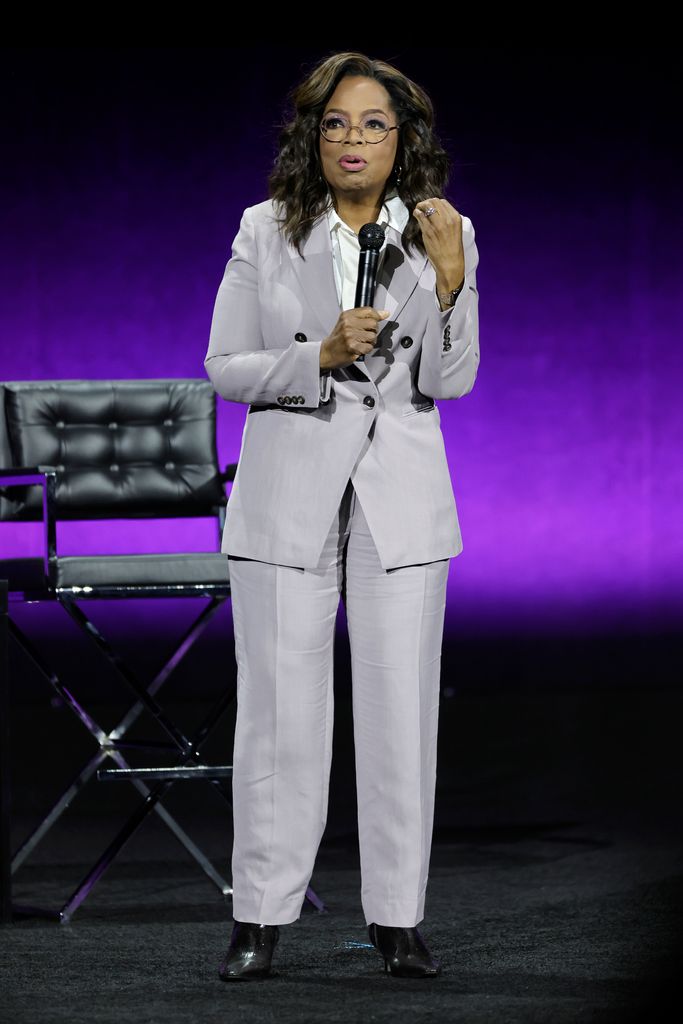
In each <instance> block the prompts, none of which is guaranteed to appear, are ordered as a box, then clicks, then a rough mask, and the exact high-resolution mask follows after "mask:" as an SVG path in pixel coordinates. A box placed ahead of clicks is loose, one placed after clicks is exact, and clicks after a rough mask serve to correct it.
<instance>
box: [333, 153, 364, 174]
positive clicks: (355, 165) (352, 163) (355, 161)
mask: <svg viewBox="0 0 683 1024" xmlns="http://www.w3.org/2000/svg"><path fill="white" fill-rule="evenodd" d="M339 166H340V167H343V168H344V170H345V171H362V170H363V168H364V167H367V166H368V165H367V161H366V160H363V158H362V157H358V156H357V157H351V156H343V157H342V158H341V159H340V161H339Z"/></svg>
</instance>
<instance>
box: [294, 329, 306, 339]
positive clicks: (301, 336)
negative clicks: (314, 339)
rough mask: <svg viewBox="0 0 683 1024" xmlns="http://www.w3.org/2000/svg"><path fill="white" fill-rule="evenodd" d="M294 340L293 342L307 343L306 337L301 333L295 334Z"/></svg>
mask: <svg viewBox="0 0 683 1024" xmlns="http://www.w3.org/2000/svg"><path fill="white" fill-rule="evenodd" d="M294 340H295V341H308V338H307V337H306V335H305V334H304V333H303V332H302V331H297V332H296V334H295V335H294Z"/></svg>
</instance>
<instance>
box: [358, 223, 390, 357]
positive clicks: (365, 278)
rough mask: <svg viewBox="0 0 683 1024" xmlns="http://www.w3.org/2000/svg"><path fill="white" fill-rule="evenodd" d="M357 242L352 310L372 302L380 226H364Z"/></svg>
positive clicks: (381, 233)
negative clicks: (354, 295) (358, 249)
mask: <svg viewBox="0 0 683 1024" xmlns="http://www.w3.org/2000/svg"><path fill="white" fill-rule="evenodd" d="M358 241H359V242H360V254H359V256H358V281H357V283H356V299H355V302H354V308H356V309H358V308H359V307H360V306H371V305H372V304H373V302H374V299H375V284H376V282H377V267H378V266H379V251H380V249H381V248H382V245H383V244H384V228H383V227H382V226H381V224H375V223H372V222H370V223H369V224H364V225H363V227H362V228H361V229H360V231H359V232H358ZM361 359H365V356H364V355H360V356H358V359H356V362H357V363H358V362H360V361H361Z"/></svg>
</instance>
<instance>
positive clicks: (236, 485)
mask: <svg viewBox="0 0 683 1024" xmlns="http://www.w3.org/2000/svg"><path fill="white" fill-rule="evenodd" d="M463 240H464V247H465V285H464V287H463V290H462V291H461V292H460V294H459V295H458V298H457V299H456V302H455V305H454V306H453V307H452V308H451V309H448V310H445V311H444V312H441V310H440V309H439V304H438V300H437V298H436V292H435V285H436V275H435V271H434V268H433V266H432V264H431V263H430V261H429V259H428V258H427V257H426V256H423V255H421V254H419V253H417V252H414V253H413V254H412V255H411V256H409V255H408V254H407V253H406V251H405V250H404V248H403V246H402V244H401V235H400V232H399V231H397V230H396V229H395V228H393V227H389V228H388V229H387V233H386V243H385V244H386V247H387V248H386V252H385V257H384V260H383V263H382V268H381V271H380V275H379V277H378V280H377V288H376V291H375V301H374V303H373V305H374V307H375V308H376V309H388V310H389V316H388V317H387V318H386V319H385V320H383V321H380V322H379V330H378V334H377V343H376V346H375V348H374V349H373V350H372V351H371V352H368V353H367V355H366V356H365V359H364V360H361V361H360V362H355V363H352V364H351V365H349V366H346V367H342V368H339V369H334V370H332V371H329V372H328V375H329V377H330V378H331V379H330V380H329V381H328V382H326V383H327V387H326V388H324V389H323V388H322V387H321V381H324V380H325V374H324V373H322V374H321V371H320V346H321V345H322V342H323V339H324V338H326V337H327V336H328V335H329V334H330V333H331V331H332V329H333V327H334V325H335V323H336V322H337V319H338V317H339V313H340V308H341V307H340V303H339V298H338V295H337V290H336V284H335V278H334V267H333V254H332V240H331V237H330V232H329V226H328V219H327V215H326V214H321V216H320V217H319V218H318V219H317V220H316V221H315V222H314V224H313V227H312V229H311V232H310V234H309V236H308V239H307V240H306V242H305V243H304V244H303V246H302V251H303V258H302V257H301V256H299V254H298V253H297V251H296V249H295V248H294V247H293V246H292V245H290V244H289V242H287V241H286V240H285V239H284V238H283V237H282V236H281V234H280V233H279V231H278V229H277V224H276V221H275V208H274V205H273V201H272V200H270V199H268V200H266V201H265V202H262V203H258V204H257V205H256V206H250V207H247V209H245V211H244V213H243V215H242V219H241V222H240V227H239V231H238V233H237V235H236V237H235V239H234V241H233V244H232V256H231V258H230V259H229V261H228V264H227V266H226V268H225V273H224V276H223V279H222V281H221V283H220V286H219V289H218V294H217V296H216V301H215V306H214V310H213V318H212V323H211V332H210V337H209V347H208V352H207V354H206V358H205V360H204V365H205V368H206V372H207V374H208V376H209V378H210V380H211V382H212V384H213V386H214V388H215V390H216V392H217V393H218V394H219V395H220V396H221V397H222V398H224V399H227V400H228V401H230V402H244V403H245V404H247V405H248V406H249V409H248V411H247V415H246V419H245V423H244V429H243V433H242V441H241V448H240V454H239V464H238V469H237V474H236V476H235V480H234V482H233V485H232V490H231V492H230V496H229V499H228V506H227V510H226V522H225V528H224V531H223V537H222V543H221V550H222V551H223V552H226V553H228V554H230V555H241V556H242V557H245V558H253V559H257V560H259V561H263V562H275V563H278V564H281V565H291V566H299V567H302V568H315V567H316V565H317V563H318V560H319V557H320V554H321V552H322V547H323V544H324V542H325V539H326V537H327V534H328V532H329V530H330V528H331V527H332V523H333V520H334V517H335V515H336V514H337V511H338V508H339V503H340V501H341V498H342V495H343V493H344V489H345V487H346V484H347V482H348V480H349V477H351V476H352V477H353V484H354V487H355V490H356V493H357V495H358V499H359V501H360V503H361V505H362V507H363V511H364V513H365V516H366V519H367V521H368V525H369V527H370V530H371V532H372V536H373V539H374V541H375V544H376V547H377V550H378V553H379V557H380V561H381V564H382V566H383V568H385V569H391V568H396V567H398V566H401V565H412V564H416V563H420V562H430V561H434V560H436V559H441V558H450V557H453V556H455V555H458V554H460V552H461V551H462V546H463V545H462V538H461V533H460V525H459V522H458V515H457V510H456V504H455V497H454V494H453V487H452V484H451V478H450V473H449V469H448V463H447V460H446V452H445V447H444V440H443V434H442V432H441V426H440V420H441V417H440V412H439V408H438V406H437V405H435V402H434V399H446V398H461V397H462V396H463V395H466V394H468V392H470V391H471V390H472V387H473V386H474V382H475V379H476V376H477V369H478V366H479V318H478V299H479V296H478V291H477V283H476V268H477V264H478V262H479V254H478V251H477V247H476V244H475V241H474V228H473V226H472V222H471V220H470V219H469V218H468V217H465V216H463ZM328 390H329V398H328V400H326V401H325V400H324V399H323V397H322V396H323V395H324V394H325V393H327V391H328Z"/></svg>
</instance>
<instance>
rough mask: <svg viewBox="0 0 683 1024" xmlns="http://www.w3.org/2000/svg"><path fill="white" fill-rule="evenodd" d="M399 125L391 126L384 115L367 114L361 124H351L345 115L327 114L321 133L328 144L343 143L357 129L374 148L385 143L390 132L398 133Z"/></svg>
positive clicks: (321, 123) (321, 126) (321, 124)
mask: <svg viewBox="0 0 683 1024" xmlns="http://www.w3.org/2000/svg"><path fill="white" fill-rule="evenodd" d="M399 127H400V126H399V125H397V124H394V125H390V124H389V123H388V121H387V118H386V117H385V116H384V115H383V114H366V115H365V117H364V118H363V119H362V120H361V123H360V124H351V123H350V122H349V119H348V117H344V115H343V114H327V116H326V117H323V119H322V121H321V122H320V132H321V135H322V136H323V138H325V139H327V141H328V142H343V141H344V139H345V138H346V137H347V135H348V134H349V132H350V131H351V129H352V128H357V129H358V131H359V132H360V136H361V138H362V139H364V141H365V142H369V143H371V144H372V145H373V146H374V145H376V144H377V143H378V142H384V140H385V139H386V137H387V135H388V134H389V132H393V131H398V129H399Z"/></svg>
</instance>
